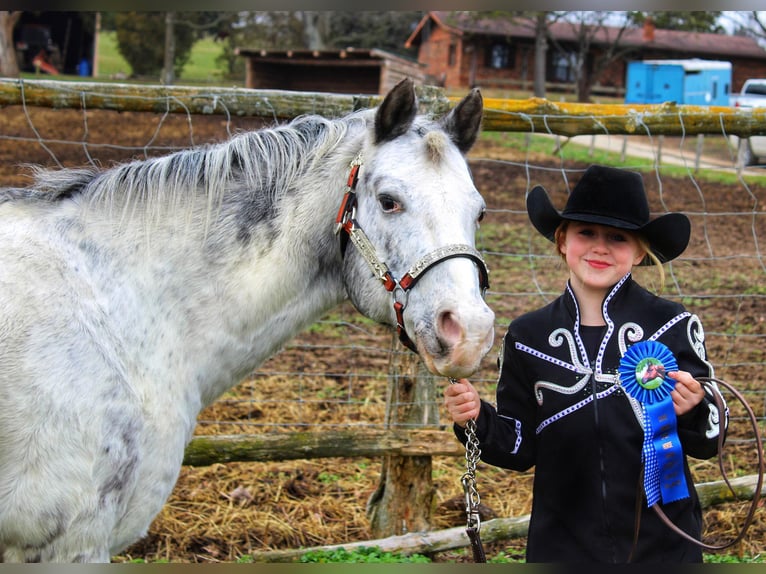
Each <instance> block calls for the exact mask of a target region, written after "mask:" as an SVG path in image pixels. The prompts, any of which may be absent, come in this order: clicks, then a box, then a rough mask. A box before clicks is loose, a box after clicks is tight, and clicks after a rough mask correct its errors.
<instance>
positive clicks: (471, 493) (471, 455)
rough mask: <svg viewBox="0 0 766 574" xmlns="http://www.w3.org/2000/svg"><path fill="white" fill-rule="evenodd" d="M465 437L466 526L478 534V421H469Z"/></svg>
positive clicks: (479, 524) (479, 501)
mask: <svg viewBox="0 0 766 574" xmlns="http://www.w3.org/2000/svg"><path fill="white" fill-rule="evenodd" d="M456 382H457V380H456V379H452V378H450V383H456ZM465 435H466V438H467V439H468V440H467V441H466V443H465V466H466V471H465V474H463V476H462V477H461V479H460V483H461V484H462V485H463V492H464V493H465V514H466V519H467V524H466V526H467V527H468V528H469V529H474V530H475V531H476V532H477V533H478V532H479V530H480V529H481V517H480V516H479V504H480V503H481V498H480V497H479V491H478V489H477V488H476V464H477V463H478V462H479V457H480V456H481V449H480V448H479V439H478V437H477V436H476V421H475V420H474V419H471V420H469V421H468V422H467V423H466V425H465Z"/></svg>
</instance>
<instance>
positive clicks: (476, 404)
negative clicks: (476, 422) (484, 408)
mask: <svg viewBox="0 0 766 574" xmlns="http://www.w3.org/2000/svg"><path fill="white" fill-rule="evenodd" d="M444 405H445V406H446V407H447V412H449V416H450V417H451V418H452V420H453V421H454V422H455V423H457V424H458V425H460V426H461V427H464V426H465V424H466V423H467V422H468V421H469V420H471V419H475V418H476V417H478V416H479V412H480V411H481V400H480V399H479V393H478V392H476V389H475V388H474V387H473V385H472V384H471V383H470V382H468V380H467V379H460V380H459V381H458V382H457V383H453V384H451V385H449V386H448V387H446V388H445V389H444Z"/></svg>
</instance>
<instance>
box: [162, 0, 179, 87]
mask: <svg viewBox="0 0 766 574" xmlns="http://www.w3.org/2000/svg"><path fill="white" fill-rule="evenodd" d="M175 28H176V13H175V12H166V13H165V62H164V64H163V67H162V83H163V84H165V85H166V86H172V85H173V84H174V83H175V61H176V32H175Z"/></svg>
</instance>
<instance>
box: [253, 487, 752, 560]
mask: <svg viewBox="0 0 766 574" xmlns="http://www.w3.org/2000/svg"><path fill="white" fill-rule="evenodd" d="M730 482H731V484H732V487H734V490H735V492H736V493H737V498H735V497H734V496H732V494H731V492H730V491H729V489H728V487H727V486H726V484H725V483H724V482H723V481H716V482H706V483H700V484H697V485H695V486H696V488H697V492H698V493H699V496H700V503H701V505H702V508H708V507H710V506H713V505H716V504H720V503H723V502H732V501H734V500H737V499H739V500H752V498H753V496H754V494H755V487H756V485H757V483H758V475H750V476H743V477H739V478H736V479H733V480H731V481H730ZM760 494H761V496H763V495H766V488H763V486H762V489H761V493H760ZM528 529H529V515H528V514H527V515H524V516H518V517H515V518H494V519H492V520H488V521H486V522H484V523H483V524H482V525H481V539H482V542H483V543H485V544H488V543H490V542H496V541H498V540H510V539H513V538H521V537H523V536H526V535H527V531H528ZM469 545H470V542H469V540H468V536H467V535H466V532H465V527H462V526H461V527H455V528H448V529H446V530H436V531H431V532H412V533H409V534H403V535H401V536H390V537H388V538H383V539H379V540H364V541H360V542H350V543H348V544H332V545H327V546H315V547H312V548H298V549H289V550H271V551H264V552H254V553H253V554H252V557H253V560H254V561H255V562H294V561H296V560H298V559H299V558H300V557H301V556H303V555H304V554H306V553H307V552H312V551H314V552H315V551H333V550H338V549H341V548H343V549H345V550H353V549H355V548H380V549H381V550H382V551H384V552H392V553H397V554H403V555H410V554H430V553H434V552H443V551H445V550H454V549H456V548H465V547H467V546H469Z"/></svg>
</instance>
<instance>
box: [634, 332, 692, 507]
mask: <svg viewBox="0 0 766 574" xmlns="http://www.w3.org/2000/svg"><path fill="white" fill-rule="evenodd" d="M677 370H678V363H677V362H676V358H675V357H674V356H673V353H671V352H670V349H668V348H667V347H666V346H665V345H663V344H662V343H659V342H657V341H641V342H639V343H636V344H635V345H632V346H631V347H629V348H628V350H627V351H626V352H625V355H623V357H622V359H621V360H620V366H619V374H620V381H621V383H622V387H623V389H624V390H625V392H626V393H628V394H629V395H630V396H631V397H633V398H634V399H636V400H637V401H639V402H640V403H641V405H642V407H643V412H644V421H643V423H644V444H643V448H642V452H641V458H642V461H643V464H644V491H645V492H646V501H647V506H653V505H654V504H656V503H657V502H659V501H660V498H661V499H662V502H663V503H665V504H667V503H669V502H673V501H676V500H681V499H683V498H687V497H688V496H689V488H688V486H687V484H686V476H685V475H684V453H683V449H682V448H681V441H680V439H679V438H678V431H677V428H676V413H675V410H674V409H673V399H672V398H671V396H670V392H671V391H672V390H673V388H674V386H675V381H673V379H671V378H670V377H668V376H667V373H669V372H673V371H677Z"/></svg>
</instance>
